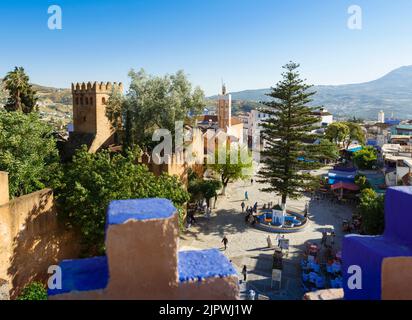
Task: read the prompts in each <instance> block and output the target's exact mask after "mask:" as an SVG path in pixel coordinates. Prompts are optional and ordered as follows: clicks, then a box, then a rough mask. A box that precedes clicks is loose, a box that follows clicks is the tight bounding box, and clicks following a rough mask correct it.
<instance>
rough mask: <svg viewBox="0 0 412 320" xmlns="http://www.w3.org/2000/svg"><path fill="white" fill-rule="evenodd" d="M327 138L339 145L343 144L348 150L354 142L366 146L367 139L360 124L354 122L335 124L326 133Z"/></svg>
mask: <svg viewBox="0 0 412 320" xmlns="http://www.w3.org/2000/svg"><path fill="white" fill-rule="evenodd" d="M325 136H326V138H327V139H329V140H330V141H331V142H334V143H336V144H337V145H339V144H343V145H344V147H345V148H348V147H349V146H350V144H351V143H352V142H353V141H358V142H359V143H360V144H362V145H363V144H365V141H366V138H365V134H364V133H363V131H362V127H361V126H360V124H359V123H356V122H352V121H345V122H333V123H331V124H330V125H329V126H328V127H327V128H326V131H325Z"/></svg>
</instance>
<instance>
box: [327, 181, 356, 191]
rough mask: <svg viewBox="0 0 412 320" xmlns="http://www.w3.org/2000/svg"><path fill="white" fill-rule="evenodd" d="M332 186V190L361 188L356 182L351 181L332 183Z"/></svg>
mask: <svg viewBox="0 0 412 320" xmlns="http://www.w3.org/2000/svg"><path fill="white" fill-rule="evenodd" d="M330 188H331V189H332V190H336V189H346V190H350V191H358V190H359V187H358V186H357V185H356V184H354V183H350V182H342V181H339V182H337V183H335V184H333V185H331V186H330Z"/></svg>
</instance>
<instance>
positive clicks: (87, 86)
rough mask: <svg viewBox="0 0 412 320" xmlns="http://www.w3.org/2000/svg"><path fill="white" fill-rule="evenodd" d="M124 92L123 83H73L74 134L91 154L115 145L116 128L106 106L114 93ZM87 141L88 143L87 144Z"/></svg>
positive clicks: (72, 134)
mask: <svg viewBox="0 0 412 320" xmlns="http://www.w3.org/2000/svg"><path fill="white" fill-rule="evenodd" d="M115 91H118V92H123V85H122V83H119V84H118V83H116V82H114V83H113V84H112V83H110V82H107V83H103V82H100V83H98V82H94V83H91V82H88V83H84V82H83V83H75V84H74V83H72V95H73V132H72V133H71V136H73V137H76V138H77V140H83V141H84V142H85V144H86V145H88V146H89V151H90V152H96V151H97V150H99V149H100V148H101V147H103V146H108V145H110V144H113V143H114V128H113V127H112V125H111V123H110V121H109V119H108V118H107V116H106V104H107V101H108V100H109V97H110V94H111V93H112V92H115ZM86 140H87V142H86Z"/></svg>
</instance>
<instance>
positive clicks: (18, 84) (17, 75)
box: [3, 67, 37, 113]
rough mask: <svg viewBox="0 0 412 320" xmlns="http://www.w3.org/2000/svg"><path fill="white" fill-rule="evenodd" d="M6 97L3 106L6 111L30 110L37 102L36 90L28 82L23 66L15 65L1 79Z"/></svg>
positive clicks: (27, 111) (26, 111)
mask: <svg viewBox="0 0 412 320" xmlns="http://www.w3.org/2000/svg"><path fill="white" fill-rule="evenodd" d="M3 83H4V88H5V89H6V90H7V91H8V98H7V101H6V103H5V106H4V108H5V109H6V110H7V111H21V112H24V113H30V112H32V111H33V110H34V109H35V107H36V104H37V98H36V92H35V90H34V89H33V87H32V86H31V84H30V83H29V76H28V75H27V74H26V73H25V71H24V68H23V67H15V68H14V70H13V71H10V72H9V73H7V75H6V77H5V78H4V79H3Z"/></svg>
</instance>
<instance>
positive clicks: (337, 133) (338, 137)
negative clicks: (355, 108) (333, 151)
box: [325, 122, 349, 145]
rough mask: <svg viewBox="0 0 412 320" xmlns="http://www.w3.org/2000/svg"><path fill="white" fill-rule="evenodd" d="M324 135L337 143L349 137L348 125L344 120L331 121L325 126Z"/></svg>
mask: <svg viewBox="0 0 412 320" xmlns="http://www.w3.org/2000/svg"><path fill="white" fill-rule="evenodd" d="M325 136H326V138H327V139H329V140H330V141H331V142H334V143H335V144H337V145H339V144H340V143H344V142H345V141H346V140H348V138H349V127H348V126H347V125H346V124H345V123H344V122H333V123H331V124H329V126H328V127H327V128H326V131H325Z"/></svg>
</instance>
